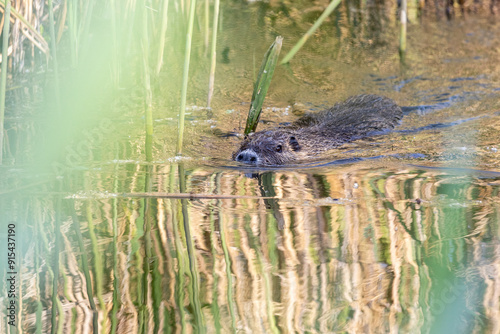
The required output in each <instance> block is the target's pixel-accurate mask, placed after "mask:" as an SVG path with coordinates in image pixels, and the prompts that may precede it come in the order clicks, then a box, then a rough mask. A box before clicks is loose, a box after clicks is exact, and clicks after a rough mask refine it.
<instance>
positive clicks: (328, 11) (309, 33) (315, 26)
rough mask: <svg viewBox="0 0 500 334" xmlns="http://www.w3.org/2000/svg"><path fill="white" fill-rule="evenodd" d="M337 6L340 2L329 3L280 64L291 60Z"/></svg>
mask: <svg viewBox="0 0 500 334" xmlns="http://www.w3.org/2000/svg"><path fill="white" fill-rule="evenodd" d="M339 4H340V0H333V1H332V2H330V4H329V5H328V7H326V9H325V11H324V12H323V13H322V14H321V16H320V17H319V19H318V20H317V21H316V22H314V24H313V26H312V27H311V28H309V30H308V31H307V32H306V33H305V34H304V36H302V38H301V39H300V40H299V41H298V42H297V44H295V46H294V47H293V48H292V49H291V50H290V52H288V54H287V55H286V56H285V58H283V60H282V61H281V64H286V63H288V62H289V61H290V60H291V59H292V58H293V56H294V55H295V54H296V53H297V51H299V50H300V49H301V48H302V46H303V45H304V44H305V43H306V41H307V40H308V39H309V37H311V36H312V34H313V33H314V32H315V31H316V29H318V28H319V26H320V25H321V23H323V21H324V20H325V19H326V18H327V17H328V16H329V15H330V14H331V13H332V12H333V10H334V9H335V8H337V6H338V5H339Z"/></svg>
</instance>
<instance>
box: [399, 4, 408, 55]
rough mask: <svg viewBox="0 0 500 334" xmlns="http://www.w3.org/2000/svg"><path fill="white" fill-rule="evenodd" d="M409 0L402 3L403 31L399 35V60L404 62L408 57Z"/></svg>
mask: <svg viewBox="0 0 500 334" xmlns="http://www.w3.org/2000/svg"><path fill="white" fill-rule="evenodd" d="M406 12H407V0H402V1H401V14H400V19H401V31H400V35H399V58H400V60H401V61H402V62H404V60H405V55H406V22H407V19H406V17H407V15H406Z"/></svg>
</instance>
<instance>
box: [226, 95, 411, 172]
mask: <svg viewBox="0 0 500 334" xmlns="http://www.w3.org/2000/svg"><path fill="white" fill-rule="evenodd" d="M402 116H403V113H402V111H401V108H400V107H399V106H398V105H397V104H396V103H395V102H394V101H393V100H391V99H389V98H387V97H384V96H379V95H356V96H352V97H350V98H348V99H347V100H345V101H344V102H341V103H337V104H336V105H334V106H333V107H332V108H330V109H326V110H323V111H320V112H317V113H307V114H306V115H304V116H302V117H301V118H299V119H298V120H297V121H295V122H294V123H292V124H290V125H288V126H282V127H277V128H272V129H269V130H265V131H260V132H256V133H252V134H250V135H249V136H247V137H246V138H245V140H244V141H243V142H242V144H241V146H240V148H239V149H238V150H237V151H236V152H234V153H233V160H236V161H240V162H245V163H251V164H258V165H282V164H286V163H290V162H294V161H297V160H306V159H310V158H313V157H315V156H317V155H319V154H320V153H322V152H325V151H327V150H331V149H332V148H335V147H339V146H340V145H342V144H344V143H347V142H350V141H353V140H356V139H360V138H363V137H366V136H369V135H371V134H376V133H377V132H381V131H384V130H388V129H392V128H394V127H395V126H396V125H397V124H398V123H399V121H400V120H401V117H402Z"/></svg>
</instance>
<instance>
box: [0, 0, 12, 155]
mask: <svg viewBox="0 0 500 334" xmlns="http://www.w3.org/2000/svg"><path fill="white" fill-rule="evenodd" d="M6 1H7V3H6V4H5V12H4V16H3V17H4V23H3V32H2V33H3V39H2V78H1V79H0V80H1V81H0V165H1V164H2V163H3V137H4V130H3V127H4V120H5V93H6V89H7V64H8V63H9V56H8V54H9V51H8V50H9V30H10V8H11V3H10V0H6Z"/></svg>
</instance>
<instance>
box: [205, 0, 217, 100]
mask: <svg viewBox="0 0 500 334" xmlns="http://www.w3.org/2000/svg"><path fill="white" fill-rule="evenodd" d="M219 7H220V1H219V0H215V3H214V22H213V26H212V48H211V52H210V79H209V81H208V98H207V108H210V103H211V102H212V96H213V95H214V83H215V65H216V62H215V60H216V54H217V27H218V25H219Z"/></svg>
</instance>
